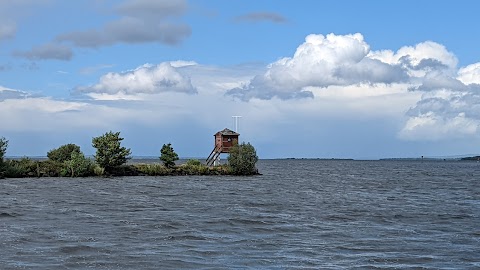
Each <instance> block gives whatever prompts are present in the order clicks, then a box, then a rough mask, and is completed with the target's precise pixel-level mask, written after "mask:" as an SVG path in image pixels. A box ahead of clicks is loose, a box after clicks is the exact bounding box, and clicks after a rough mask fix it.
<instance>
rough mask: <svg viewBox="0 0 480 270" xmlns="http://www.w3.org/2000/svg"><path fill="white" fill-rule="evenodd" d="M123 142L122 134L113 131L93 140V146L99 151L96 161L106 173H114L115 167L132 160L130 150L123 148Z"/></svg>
mask: <svg viewBox="0 0 480 270" xmlns="http://www.w3.org/2000/svg"><path fill="white" fill-rule="evenodd" d="M122 140H123V138H121V137H120V132H115V133H114V132H112V131H109V132H107V133H105V134H104V135H102V136H99V137H95V138H93V139H92V145H93V147H95V148H96V149H97V152H96V154H95V161H96V162H97V164H98V165H99V166H100V167H102V168H103V169H104V170H105V172H108V173H112V172H113V170H114V169H115V167H118V166H120V165H122V164H125V163H126V162H127V160H128V159H130V157H129V156H130V154H131V152H130V149H127V148H125V147H122V146H121V142H122Z"/></svg>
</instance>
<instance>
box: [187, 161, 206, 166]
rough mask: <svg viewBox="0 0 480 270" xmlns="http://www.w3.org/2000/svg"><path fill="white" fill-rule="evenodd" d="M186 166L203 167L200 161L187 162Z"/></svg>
mask: <svg viewBox="0 0 480 270" xmlns="http://www.w3.org/2000/svg"><path fill="white" fill-rule="evenodd" d="M185 165H187V166H200V165H202V163H201V162H200V160H198V159H189V160H187V162H186V163H185Z"/></svg>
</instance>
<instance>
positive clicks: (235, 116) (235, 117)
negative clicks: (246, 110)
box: [232, 115, 241, 133]
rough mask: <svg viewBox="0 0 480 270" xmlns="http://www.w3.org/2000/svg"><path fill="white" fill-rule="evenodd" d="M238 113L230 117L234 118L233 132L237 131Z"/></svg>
mask: <svg viewBox="0 0 480 270" xmlns="http://www.w3.org/2000/svg"><path fill="white" fill-rule="evenodd" d="M240 117H241V116H240V115H234V116H232V118H233V119H234V120H235V132H237V133H238V118H240Z"/></svg>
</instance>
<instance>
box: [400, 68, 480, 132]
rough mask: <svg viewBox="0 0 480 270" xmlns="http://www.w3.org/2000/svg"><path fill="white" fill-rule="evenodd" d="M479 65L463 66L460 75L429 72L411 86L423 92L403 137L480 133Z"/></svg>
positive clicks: (411, 114)
mask: <svg viewBox="0 0 480 270" xmlns="http://www.w3.org/2000/svg"><path fill="white" fill-rule="evenodd" d="M479 66H480V64H478V63H476V64H473V65H469V66H467V67H465V68H461V69H460V70H459V71H458V75H456V76H455V75H454V76H449V75H446V74H443V73H439V72H436V73H429V74H427V76H425V77H424V78H423V79H422V83H421V84H420V85H419V86H416V87H414V88H411V89H413V90H419V91H421V92H423V95H422V97H421V99H420V100H419V101H418V102H417V104H416V105H415V106H414V107H412V108H411V109H410V110H409V111H408V112H407V116H408V119H407V121H406V123H405V126H404V127H403V129H402V130H401V132H400V133H399V135H400V137H401V138H403V139H409V140H445V139H450V138H465V137H477V136H478V135H480V128H479V127H480V85H478V84H476V82H478V81H480V78H479V77H480V76H479V75H480V74H479V72H478V67H479ZM455 77H456V78H455Z"/></svg>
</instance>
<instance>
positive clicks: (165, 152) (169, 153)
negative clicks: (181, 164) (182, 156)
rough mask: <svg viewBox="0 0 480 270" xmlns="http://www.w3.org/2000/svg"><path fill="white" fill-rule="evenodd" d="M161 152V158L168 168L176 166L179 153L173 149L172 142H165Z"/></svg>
mask: <svg viewBox="0 0 480 270" xmlns="http://www.w3.org/2000/svg"><path fill="white" fill-rule="evenodd" d="M160 153H161V155H160V160H161V161H162V162H163V165H165V167H167V168H173V167H174V166H175V161H177V160H178V155H177V153H175V151H174V150H173V147H172V144H170V143H169V144H164V145H163V146H162V149H161V150H160Z"/></svg>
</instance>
